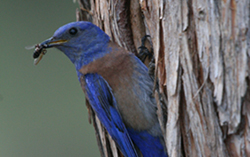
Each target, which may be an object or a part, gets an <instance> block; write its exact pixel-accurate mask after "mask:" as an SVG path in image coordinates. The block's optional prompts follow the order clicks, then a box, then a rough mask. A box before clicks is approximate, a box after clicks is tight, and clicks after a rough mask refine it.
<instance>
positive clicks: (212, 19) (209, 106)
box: [77, 0, 250, 157]
mask: <svg viewBox="0 0 250 157" xmlns="http://www.w3.org/2000/svg"><path fill="white" fill-rule="evenodd" d="M79 5H80V9H79V10H78V11H77V19H78V20H86V21H91V22H93V23H94V24H96V25H97V26H99V27H100V28H101V29H103V30H104V31H105V32H106V33H107V34H108V35H109V36H110V37H111V40H113V41H115V42H117V43H118V44H119V45H120V46H122V47H124V48H125V49H127V50H129V51H131V52H133V53H135V54H137V53H138V47H139V46H140V45H141V38H142V37H144V36H145V35H146V34H147V35H150V37H151V38H150V39H151V40H150V41H149V42H147V47H148V48H150V47H152V48H153V50H154V57H155V64H156V69H155V75H156V76H157V79H158V81H159V91H160V95H158V94H157V92H156V98H161V97H163V100H158V102H159V103H161V102H162V101H164V102H165V103H163V104H167V105H166V106H165V107H166V108H167V113H166V111H165V110H164V109H162V108H161V107H162V105H159V104H158V117H159V121H160V124H161V127H162V130H163V134H164V138H165V142H166V146H167V150H168V154H169V156H171V157H179V156H191V157H193V156H233V157H238V156H250V140H249V139H250V88H249V85H250V80H249V73H250V71H249V70H250V69H249V67H250V63H249V62H248V60H249V55H250V30H249V28H250V1H249V0H239V1H236V0H218V1H213V0H174V1H173V0H172V1H165V0H152V1H150V0H135V1H129V0H79ZM150 43H151V44H150ZM152 90H153V89H152ZM156 91H157V90H156ZM164 98H165V99H164ZM87 106H89V105H87ZM163 107H164V106H163ZM88 108H89V111H90V116H92V119H93V123H94V126H95V130H96V135H97V139H98V144H99V148H100V152H101V155H102V156H121V154H120V153H119V151H118V150H117V148H116V146H115V143H114V142H113V141H112V139H111V138H110V136H109V135H108V133H107V132H106V131H105V129H104V128H103V127H102V126H101V124H100V122H99V120H98V118H97V117H96V116H95V115H94V112H92V110H91V107H88ZM164 119H167V121H164Z"/></svg>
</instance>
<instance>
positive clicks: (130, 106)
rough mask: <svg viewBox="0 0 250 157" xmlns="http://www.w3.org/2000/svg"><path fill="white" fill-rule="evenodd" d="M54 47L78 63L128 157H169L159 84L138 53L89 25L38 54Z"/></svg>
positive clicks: (61, 33)
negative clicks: (156, 85) (158, 99)
mask: <svg viewBox="0 0 250 157" xmlns="http://www.w3.org/2000/svg"><path fill="white" fill-rule="evenodd" d="M51 47H55V48H57V49H59V50H60V51H62V52H63V53H64V54H65V55H66V56H67V57H68V58H69V59H70V60H71V62H72V63H73V64H74V65H75V68H76V73H77V75H78V80H79V82H80V84H81V87H82V89H83V91H84V93H85V95H86V98H87V100H88V101H89V103H90V105H91V107H92V108H93V110H94V112H95V113H96V115H97V116H98V118H99V119H100V121H101V123H102V124H103V126H104V127H105V128H106V130H107V132H108V133H109V134H110V136H111V137H112V138H113V140H114V141H115V142H116V144H117V146H118V148H119V150H120V151H121V152H122V154H123V155H124V156H126V157H137V156H141V155H142V156H144V157H167V153H166V149H165V144H164V140H163V136H162V132H161V129H160V125H159V122H158V118H157V114H156V110H157V106H156V101H155V99H154V97H153V96H152V91H153V86H154V83H153V80H152V78H151V77H150V76H149V75H148V69H147V67H146V66H145V65H144V64H143V63H142V62H141V61H140V60H139V59H138V58H137V57H136V56H135V55H134V54H133V53H131V52H128V51H127V50H125V49H124V48H122V47H119V46H118V45H117V44H116V43H114V42H112V41H111V40H110V37H109V36H108V35H107V34H106V33H105V32H103V31H102V30H101V29H100V28H99V27H97V26H95V25H94V24H92V23H90V22H86V21H79V22H72V23H69V24H66V25H64V26H62V27H60V28H59V29H58V30H56V31H55V33H54V35H53V36H52V37H51V38H49V39H48V40H46V41H44V42H42V43H41V44H39V46H37V50H38V51H39V53H38V54H40V52H41V51H43V49H47V48H51ZM41 54H42V53H41ZM36 57H38V56H36Z"/></svg>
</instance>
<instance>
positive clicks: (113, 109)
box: [85, 74, 138, 157]
mask: <svg viewBox="0 0 250 157" xmlns="http://www.w3.org/2000/svg"><path fill="white" fill-rule="evenodd" d="M85 81H86V86H85V89H86V93H87V97H88V99H89V102H90V104H91V106H92V108H93V110H94V111H95V113H96V114H97V116H98V118H99V119H100V121H101V123H102V124H103V125H104V127H105V128H106V129H107V131H108V133H109V134H110V135H111V137H112V138H113V140H114V141H115V142H116V144H117V145H118V147H119V149H120V150H121V152H122V153H123V155H125V156H127V157H137V156H138V155H137V153H136V150H135V148H134V145H133V142H132V141H131V139H130V136H129V134H128V131H127V129H126V127H125V125H124V123H123V121H122V119H121V116H120V114H119V112H118V110H117V104H116V100H115V97H114V96H113V94H112V90H111V88H110V87H109V85H108V83H107V82H106V81H105V80H104V79H103V78H102V77H101V76H100V75H98V74H87V75H85Z"/></svg>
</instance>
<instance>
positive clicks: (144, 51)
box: [138, 35, 155, 79]
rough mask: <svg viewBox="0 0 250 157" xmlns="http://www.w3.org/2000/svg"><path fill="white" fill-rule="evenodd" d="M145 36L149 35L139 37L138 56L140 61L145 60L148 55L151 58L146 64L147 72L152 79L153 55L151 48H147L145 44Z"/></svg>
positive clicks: (153, 69)
mask: <svg viewBox="0 0 250 157" xmlns="http://www.w3.org/2000/svg"><path fill="white" fill-rule="evenodd" d="M147 37H150V36H149V35H145V36H144V37H143V38H142V39H141V46H140V47H139V48H138V49H140V51H139V54H138V58H139V59H140V60H141V61H142V62H145V60H146V58H147V57H148V58H149V59H151V61H150V62H149V64H148V74H149V76H150V77H152V78H153V79H154V71H155V58H154V55H153V48H152V49H151V52H150V51H149V50H148V48H147V47H146V46H145V42H146V39H147Z"/></svg>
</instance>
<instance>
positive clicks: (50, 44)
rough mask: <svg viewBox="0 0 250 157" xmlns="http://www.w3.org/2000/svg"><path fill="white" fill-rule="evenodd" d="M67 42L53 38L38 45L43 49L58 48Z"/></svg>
mask: <svg viewBox="0 0 250 157" xmlns="http://www.w3.org/2000/svg"><path fill="white" fill-rule="evenodd" d="M67 41H68V40H65V39H54V38H53V37H51V38H49V39H47V40H45V41H44V42H42V43H41V44H40V45H41V46H42V47H43V48H50V47H54V46H58V45H61V44H63V43H66V42H67Z"/></svg>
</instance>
